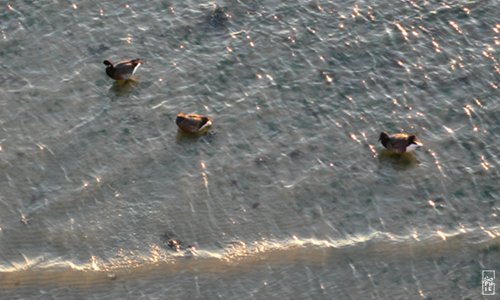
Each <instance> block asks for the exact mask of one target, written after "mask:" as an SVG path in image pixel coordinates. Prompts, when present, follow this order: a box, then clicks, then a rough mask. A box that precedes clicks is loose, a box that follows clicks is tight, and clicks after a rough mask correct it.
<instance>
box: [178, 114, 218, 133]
mask: <svg viewBox="0 0 500 300" xmlns="http://www.w3.org/2000/svg"><path fill="white" fill-rule="evenodd" d="M175 123H176V124H177V126H179V128H180V129H181V130H183V131H185V132H188V133H205V132H207V131H208V129H210V127H211V126H212V118H210V117H207V116H203V115H198V114H185V113H183V112H180V113H179V114H177V118H176V119H175Z"/></svg>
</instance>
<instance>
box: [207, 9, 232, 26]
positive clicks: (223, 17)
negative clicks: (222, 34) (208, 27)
mask: <svg viewBox="0 0 500 300" xmlns="http://www.w3.org/2000/svg"><path fill="white" fill-rule="evenodd" d="M229 18H230V16H229V14H228V13H227V12H226V9H225V8H223V7H220V6H217V7H216V8H215V9H214V10H213V11H212V14H211V15H210V24H212V25H214V26H223V25H225V24H226V22H227V21H228V20H229Z"/></svg>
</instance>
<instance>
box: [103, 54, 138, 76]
mask: <svg viewBox="0 0 500 300" xmlns="http://www.w3.org/2000/svg"><path fill="white" fill-rule="evenodd" d="M103 63H104V64H105V65H106V74H108V76H109V77H111V78H113V79H114V80H128V79H130V76H132V75H134V73H135V71H137V69H138V68H139V67H140V66H141V64H142V60H141V59H139V58H136V59H132V60H127V61H121V62H119V63H116V64H115V65H113V64H112V63H111V62H110V61H109V60H105V61H104V62H103Z"/></svg>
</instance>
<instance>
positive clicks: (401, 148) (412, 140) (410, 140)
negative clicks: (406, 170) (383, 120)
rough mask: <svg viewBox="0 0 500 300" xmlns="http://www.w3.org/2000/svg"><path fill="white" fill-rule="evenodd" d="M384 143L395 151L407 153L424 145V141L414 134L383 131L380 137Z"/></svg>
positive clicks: (388, 148)
mask: <svg viewBox="0 0 500 300" xmlns="http://www.w3.org/2000/svg"><path fill="white" fill-rule="evenodd" d="M378 140H379V141H380V142H382V145H383V146H384V147H385V148H387V150H390V151H392V152H394V153H398V154H401V153H405V152H410V151H413V150H415V149H417V148H420V147H422V143H421V142H420V141H419V140H418V139H417V137H416V136H415V135H413V134H411V135H410V134H407V133H394V134H387V133H386V132H382V133H381V134H380V137H379V139H378Z"/></svg>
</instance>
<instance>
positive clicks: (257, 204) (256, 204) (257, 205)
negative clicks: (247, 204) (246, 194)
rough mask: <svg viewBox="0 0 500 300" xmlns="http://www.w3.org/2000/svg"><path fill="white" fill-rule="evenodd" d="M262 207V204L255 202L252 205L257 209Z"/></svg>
mask: <svg viewBox="0 0 500 300" xmlns="http://www.w3.org/2000/svg"><path fill="white" fill-rule="evenodd" d="M259 205H260V202H255V203H254V204H252V208H253V209H255V208H257V207H259Z"/></svg>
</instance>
